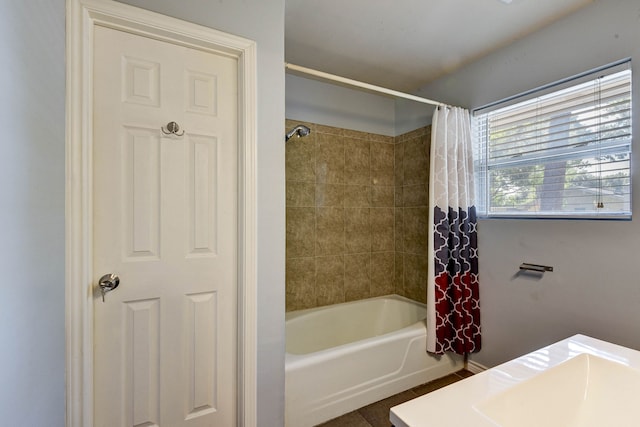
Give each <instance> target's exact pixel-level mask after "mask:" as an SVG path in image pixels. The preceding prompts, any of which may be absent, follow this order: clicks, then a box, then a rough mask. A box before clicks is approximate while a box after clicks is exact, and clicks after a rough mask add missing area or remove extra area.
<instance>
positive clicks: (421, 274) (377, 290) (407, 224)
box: [286, 120, 430, 311]
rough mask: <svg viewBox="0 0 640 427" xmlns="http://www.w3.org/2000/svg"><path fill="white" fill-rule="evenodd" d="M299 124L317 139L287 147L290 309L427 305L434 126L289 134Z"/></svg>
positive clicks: (318, 128)
mask: <svg viewBox="0 0 640 427" xmlns="http://www.w3.org/2000/svg"><path fill="white" fill-rule="evenodd" d="M297 124H304V125H305V126H308V127H309V128H311V129H312V135H310V136H308V137H305V138H300V139H297V138H296V139H292V140H290V142H289V143H288V144H287V146H286V156H287V157H286V167H287V170H286V177H287V188H286V190H287V191H286V194H287V199H286V201H287V238H286V240H287V267H286V273H287V277H286V289H287V301H286V308H287V311H291V310H300V309H304V308H311V307H315V306H320V305H327V304H335V303H339V302H343V301H345V300H355V299H362V298H367V297H369V296H378V295H386V294H390V293H394V292H395V293H397V294H399V295H403V296H406V297H409V298H413V299H416V300H419V301H424V300H425V297H426V268H427V267H426V266H427V263H426V260H427V259H426V247H427V234H426V230H427V222H428V210H427V207H426V204H427V203H428V193H427V188H428V148H429V142H430V129H429V128H422V129H417V130H415V131H413V132H409V133H407V134H405V135H400V136H398V137H388V136H384V135H374V134H368V133H365V132H359V131H350V130H345V129H340V128H334V127H330V126H323V125H317V124H313V123H301V122H299V121H295V120H287V121H286V127H287V130H288V129H289V128H292V127H293V126H295V125H297ZM403 187H404V188H403ZM314 206H315V208H314Z"/></svg>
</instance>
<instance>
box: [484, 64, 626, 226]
mask: <svg viewBox="0 0 640 427" xmlns="http://www.w3.org/2000/svg"><path fill="white" fill-rule="evenodd" d="M473 136H474V154H475V174H476V193H477V194H476V195H477V207H478V211H479V214H480V215H481V216H484V217H517V218H522V217H548V218H630V217H631V173H630V170H631V165H630V163H631V160H630V159H631V69H630V61H624V62H622V63H618V64H615V65H613V66H608V67H605V68H602V69H599V70H596V71H592V72H589V73H585V74H584V75H581V76H578V77H575V78H571V79H567V80H565V81H563V82H560V83H556V84H553V85H549V86H546V87H544V88H541V89H536V90H535V91H531V92H529V93H527V94H524V95H519V96H517V97H514V98H511V99H509V100H506V101H502V102H499V103H496V104H494V105H491V106H488V107H484V108H482V109H478V110H476V111H474V113H473Z"/></svg>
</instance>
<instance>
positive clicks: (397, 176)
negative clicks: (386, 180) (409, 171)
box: [393, 142, 404, 186]
mask: <svg viewBox="0 0 640 427" xmlns="http://www.w3.org/2000/svg"><path fill="white" fill-rule="evenodd" d="M403 161H404V143H403V142H401V143H397V144H395V145H394V146H393V162H394V185H397V186H398V185H403V183H404V166H403V165H404V162H403Z"/></svg>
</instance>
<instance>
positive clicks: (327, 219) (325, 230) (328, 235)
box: [316, 208, 345, 256]
mask: <svg viewBox="0 0 640 427" xmlns="http://www.w3.org/2000/svg"><path fill="white" fill-rule="evenodd" d="M344 248H345V247H344V209H343V208H316V256H321V255H338V254H340V255H342V254H343V253H344Z"/></svg>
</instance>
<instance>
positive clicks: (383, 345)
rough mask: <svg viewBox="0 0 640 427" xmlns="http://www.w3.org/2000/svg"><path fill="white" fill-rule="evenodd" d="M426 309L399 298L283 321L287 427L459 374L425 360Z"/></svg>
mask: <svg viewBox="0 0 640 427" xmlns="http://www.w3.org/2000/svg"><path fill="white" fill-rule="evenodd" d="M425 317H426V307H425V305H424V304H420V303H417V302H415V301H412V300H409V299H407V298H404V297H401V296H398V295H389V296H384V297H377V298H369V299H366V300H361V301H354V302H349V303H343V304H336V305H332V306H327V307H320V308H313V309H309V310H300V311H294V312H289V313H287V314H286V356H285V382H286V399H285V405H286V406H285V414H286V426H287V427H311V426H315V425H317V424H320V423H322V422H324V421H327V420H330V419H332V418H335V417H337V416H340V415H342V414H345V413H347V412H350V411H353V410H355V409H357V408H360V407H362V406H365V405H368V404H370V403H373V402H376V401H378V400H381V399H384V398H386V397H389V396H391V395H394V394H397V393H400V392H402V391H404V390H407V389H409V388H411V387H415V386H417V385H420V384H424V383H426V382H429V381H432V380H434V379H437V378H440V377H443V376H446V375H448V374H450V373H452V372H455V371H458V370H460V369H462V368H463V365H464V362H463V358H462V357H461V356H457V355H444V356H437V357H436V356H433V355H430V354H427V353H426V347H427V343H426V336H427V328H426V324H425V320H424V319H425Z"/></svg>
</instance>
